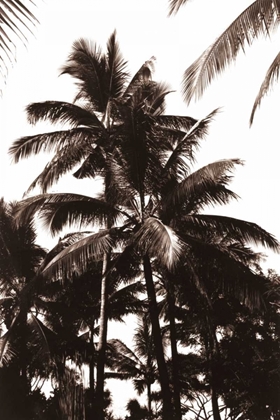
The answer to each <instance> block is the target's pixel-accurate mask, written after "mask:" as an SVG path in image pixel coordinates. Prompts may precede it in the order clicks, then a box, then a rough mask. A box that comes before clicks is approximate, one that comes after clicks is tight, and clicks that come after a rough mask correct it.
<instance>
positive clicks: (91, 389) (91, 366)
mask: <svg viewBox="0 0 280 420" xmlns="http://www.w3.org/2000/svg"><path fill="white" fill-rule="evenodd" d="M93 331H94V321H93V323H92V325H91V328H90V345H91V354H90V361H89V397H90V407H91V410H90V411H91V418H93V416H94V410H93V402H94V386H95V385H94V341H93V340H94V335H93Z"/></svg>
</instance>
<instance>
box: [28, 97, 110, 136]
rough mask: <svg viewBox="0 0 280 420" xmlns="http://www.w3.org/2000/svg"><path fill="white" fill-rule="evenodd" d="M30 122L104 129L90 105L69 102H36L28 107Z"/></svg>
mask: <svg viewBox="0 0 280 420" xmlns="http://www.w3.org/2000/svg"><path fill="white" fill-rule="evenodd" d="M26 112H27V118H28V121H29V123H30V124H36V123H37V122H39V121H50V122H51V123H52V124H55V123H61V124H69V125H70V126H71V127H73V128H76V127H78V126H86V127H90V128H98V129H100V130H102V129H104V126H103V124H102V123H101V121H99V119H98V117H97V116H96V115H95V114H94V112H92V111H91V110H90V109H89V108H88V107H85V106H78V105H75V104H71V103H69V102H60V101H45V102H35V103H32V104H30V105H28V106H27V107H26Z"/></svg>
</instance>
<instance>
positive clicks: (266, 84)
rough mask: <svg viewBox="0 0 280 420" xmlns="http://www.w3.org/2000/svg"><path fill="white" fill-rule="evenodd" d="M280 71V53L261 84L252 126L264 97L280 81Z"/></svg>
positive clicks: (252, 116)
mask: <svg viewBox="0 0 280 420" xmlns="http://www.w3.org/2000/svg"><path fill="white" fill-rule="evenodd" d="M279 69H280V52H279V53H278V54H277V56H276V57H275V59H274V60H273V62H272V63H271V65H270V67H269V69H268V71H267V73H266V75H265V78H264V81H263V82H262V84H261V87H260V90H259V93H258V95H257V97H256V99H255V102H254V105H253V109H252V112H251V116H250V125H252V124H253V121H254V116H255V112H256V110H257V108H258V107H259V106H260V104H261V101H262V99H263V97H264V96H265V95H267V94H268V93H269V91H271V89H272V88H273V85H274V83H275V82H277V81H278V79H279Z"/></svg>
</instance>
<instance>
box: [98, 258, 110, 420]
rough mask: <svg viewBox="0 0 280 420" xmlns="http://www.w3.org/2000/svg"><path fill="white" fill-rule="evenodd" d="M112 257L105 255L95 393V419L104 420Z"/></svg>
mask: <svg viewBox="0 0 280 420" xmlns="http://www.w3.org/2000/svg"><path fill="white" fill-rule="evenodd" d="M109 259H110V255H109V254H106V255H104V259H103V268H102V281H101V302H100V321H99V342H98V351H97V373H96V392H95V404H94V406H95V413H96V417H95V419H98V420H104V410H103V408H104V378H105V375H104V370H105V358H106V353H105V352H106V343H107V330H108V287H107V286H108V285H107V283H108V276H107V274H106V272H107V269H108V263H109Z"/></svg>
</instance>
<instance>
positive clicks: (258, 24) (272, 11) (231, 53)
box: [183, 0, 280, 103]
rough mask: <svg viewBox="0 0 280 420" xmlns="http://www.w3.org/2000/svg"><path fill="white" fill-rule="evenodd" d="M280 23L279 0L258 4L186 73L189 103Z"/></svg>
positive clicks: (258, 2) (186, 96)
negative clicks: (247, 48)
mask: <svg viewBox="0 0 280 420" xmlns="http://www.w3.org/2000/svg"><path fill="white" fill-rule="evenodd" d="M279 22H280V1H279V0H256V1H254V2H253V3H252V4H251V5H250V6H249V7H247V9H245V10H244V12H242V13H241V14H240V15H239V16H238V17H237V18H236V19H235V20H234V21H233V22H232V23H231V25H230V26H229V27H228V28H227V29H226V30H225V31H224V32H223V33H222V35H221V36H220V37H219V38H218V39H217V40H216V41H215V42H214V43H213V44H212V45H211V46H210V47H209V48H208V49H207V50H205V51H204V52H203V54H202V55H201V56H200V57H199V58H198V59H197V60H196V61H195V62H194V63H193V64H192V65H191V66H190V67H189V68H188V69H187V70H186V71H185V73H184V80H183V94H184V98H185V100H186V102H187V103H189V102H190V101H191V99H192V98H193V97H195V98H196V99H198V98H200V97H201V96H202V94H203V92H204V91H205V89H206V88H207V86H208V85H209V84H210V83H211V81H212V80H213V79H214V78H215V77H216V75H217V74H219V73H221V72H222V71H223V70H225V68H226V67H227V66H228V65H229V64H230V63H231V62H233V61H234V60H235V58H236V56H237V54H238V53H239V51H240V50H243V51H244V48H245V46H246V44H247V45H251V44H252V43H253V41H254V40H256V39H257V38H258V36H259V35H265V36H266V35H268V34H269V33H270V32H271V31H272V30H273V29H274V28H275V26H277V25H278V24H279Z"/></svg>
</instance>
